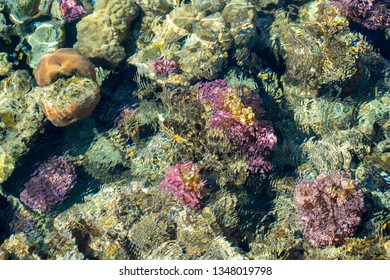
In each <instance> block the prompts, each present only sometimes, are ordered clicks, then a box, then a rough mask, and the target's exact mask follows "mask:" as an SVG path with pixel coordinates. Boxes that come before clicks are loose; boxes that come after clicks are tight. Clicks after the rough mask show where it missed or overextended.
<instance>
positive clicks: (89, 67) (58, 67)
mask: <svg viewBox="0 0 390 280" xmlns="http://www.w3.org/2000/svg"><path fill="white" fill-rule="evenodd" d="M73 75H79V76H82V77H88V78H91V79H92V80H94V81H95V82H96V72H95V67H94V65H93V64H92V63H91V62H90V61H89V60H88V59H87V58H85V57H84V56H83V55H82V54H81V53H80V52H79V51H78V50H76V49H72V48H63V49H58V50H55V51H48V52H47V53H46V54H44V55H43V56H42V58H41V60H40V61H39V62H38V65H37V68H36V69H35V71H34V77H35V80H36V81H37V84H38V85H39V86H47V85H50V84H51V83H53V82H54V81H55V80H57V79H58V78H59V77H60V76H67V77H69V76H73Z"/></svg>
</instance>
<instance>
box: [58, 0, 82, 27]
mask: <svg viewBox="0 0 390 280" xmlns="http://www.w3.org/2000/svg"><path fill="white" fill-rule="evenodd" d="M60 6H61V11H62V16H63V17H64V19H65V20H66V21H67V22H71V21H74V20H77V19H79V18H82V17H83V16H85V15H86V14H87V12H86V11H85V10H84V8H83V6H81V5H80V4H79V3H78V1H77V0H61V1H60Z"/></svg>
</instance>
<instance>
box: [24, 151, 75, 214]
mask: <svg viewBox="0 0 390 280" xmlns="http://www.w3.org/2000/svg"><path fill="white" fill-rule="evenodd" d="M75 184H76V172H75V168H74V166H73V165H72V163H71V162H70V161H69V160H68V159H67V158H66V157H63V156H54V157H52V158H50V159H49V160H48V161H46V162H44V163H42V164H41V165H39V167H38V169H37V170H36V171H35V172H34V173H33V174H32V176H31V178H30V180H29V181H28V182H27V183H26V184H25V185H24V187H25V188H24V190H23V191H22V192H21V193H20V200H21V201H22V202H23V203H24V204H26V205H27V206H28V207H30V208H31V209H34V210H39V211H43V212H47V211H50V210H51V209H52V208H53V207H54V206H55V205H58V204H60V203H62V202H63V201H64V200H65V199H66V196H67V194H68V193H69V192H70V191H71V190H72V189H73V187H74V185H75Z"/></svg>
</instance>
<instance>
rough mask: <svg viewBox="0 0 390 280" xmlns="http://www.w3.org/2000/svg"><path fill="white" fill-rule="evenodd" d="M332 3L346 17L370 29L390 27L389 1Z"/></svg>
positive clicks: (369, 0) (345, 0) (341, 0)
mask: <svg viewBox="0 0 390 280" xmlns="http://www.w3.org/2000/svg"><path fill="white" fill-rule="evenodd" d="M332 3H333V4H334V5H335V6H336V7H337V8H338V9H339V10H340V11H341V12H342V13H343V14H344V15H345V16H346V17H348V18H349V19H351V20H353V21H355V22H357V23H359V24H361V25H363V26H364V27H366V28H368V29H386V28H389V27H390V1H389V0H332Z"/></svg>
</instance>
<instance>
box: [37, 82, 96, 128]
mask: <svg viewBox="0 0 390 280" xmlns="http://www.w3.org/2000/svg"><path fill="white" fill-rule="evenodd" d="M34 97H35V99H36V101H37V102H38V104H39V106H40V107H41V109H42V111H43V112H44V113H45V115H46V117H47V118H48V119H49V120H50V121H51V122H52V123H53V124H54V125H55V126H67V125H69V124H71V123H74V122H76V121H78V120H81V119H83V118H86V117H88V116H90V115H91V114H92V111H93V110H94V109H95V107H96V105H97V104H98V102H99V100H100V94H99V86H98V85H97V84H96V83H95V82H94V81H92V80H91V79H89V78H79V77H71V78H69V79H59V80H57V81H56V82H54V83H53V84H51V85H49V86H46V87H37V88H35V89H34Z"/></svg>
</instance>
